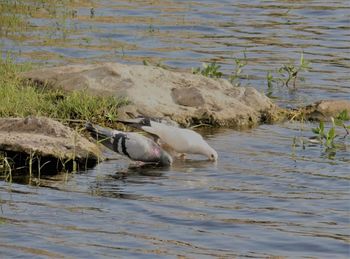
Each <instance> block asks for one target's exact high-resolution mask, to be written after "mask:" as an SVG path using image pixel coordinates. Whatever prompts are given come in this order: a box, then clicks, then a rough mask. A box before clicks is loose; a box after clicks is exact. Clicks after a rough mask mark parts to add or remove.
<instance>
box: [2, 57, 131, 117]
mask: <svg viewBox="0 0 350 259" xmlns="http://www.w3.org/2000/svg"><path fill="white" fill-rule="evenodd" d="M30 67H31V66H30V65H29V64H15V63H14V62H13V60H12V59H11V58H6V59H0V75H1V76H0V100H2V101H1V105H0V117H26V116H29V115H35V116H46V117H50V118H54V119H57V120H63V121H69V120H82V121H86V120H89V121H92V122H95V123H99V124H106V123H108V122H113V121H114V120H115V119H116V118H117V117H118V108H120V107H121V106H123V105H126V104H128V101H127V100H126V99H120V98H116V97H114V96H106V97H102V96H95V95H90V94H89V93H87V92H84V91H73V92H70V93H65V92H63V91H62V90H45V89H41V88H37V87H36V86H34V85H32V84H30V83H29V84H28V83H27V84H25V83H24V82H23V81H22V79H21V78H20V76H19V73H20V72H22V71H26V70H28V69H30Z"/></svg>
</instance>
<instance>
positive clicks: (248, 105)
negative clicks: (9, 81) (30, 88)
mask: <svg viewBox="0 0 350 259" xmlns="http://www.w3.org/2000/svg"><path fill="white" fill-rule="evenodd" d="M22 76H23V78H24V79H26V80H30V81H33V82H35V83H36V84H37V85H39V86H45V87H49V88H61V89H64V90H66V91H74V90H85V91H88V92H90V93H91V94H97V95H114V96H116V97H125V98H128V99H129V101H130V102H131V104H130V105H127V106H125V107H122V108H121V109H120V112H119V113H120V117H121V118H122V119H125V118H128V117H129V115H130V114H132V115H133V116H137V115H144V116H151V117H169V118H170V119H172V120H174V121H177V122H178V123H180V124H182V125H186V126H188V125H191V124H200V123H206V124H212V125H216V126H228V127H235V128H245V127H252V126H255V125H257V124H260V123H262V122H273V121H274V120H277V119H278V118H279V112H280V111H281V109H279V108H278V107H277V106H276V105H274V104H273V103H272V102H271V101H270V99H269V98H268V97H266V96H265V95H264V94H262V93H259V92H258V91H257V90H255V89H254V88H252V87H234V86H232V84H231V83H229V82H228V81H227V80H224V79H211V78H207V77H204V76H202V75H194V74H190V73H183V72H174V71H169V70H165V69H163V68H159V67H153V66H144V65H125V64H119V63H102V64H88V65H84V64H82V65H67V66H59V67H51V68H43V69H39V70H35V71H30V72H26V73H23V74H22Z"/></svg>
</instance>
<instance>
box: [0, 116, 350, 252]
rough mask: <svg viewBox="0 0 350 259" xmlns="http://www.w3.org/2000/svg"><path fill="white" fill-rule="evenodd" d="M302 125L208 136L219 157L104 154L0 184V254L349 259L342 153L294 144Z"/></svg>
mask: <svg viewBox="0 0 350 259" xmlns="http://www.w3.org/2000/svg"><path fill="white" fill-rule="evenodd" d="M309 126H311V125H303V127H305V128H306V129H305V132H303V134H304V135H305V136H306V137H308V134H309V132H310V129H309ZM300 128H301V125H296V124H294V123H293V124H285V125H277V126H271V125H270V126H262V127H259V128H258V129H254V130H251V131H247V132H235V131H231V130H220V131H218V132H216V133H215V134H214V135H212V134H210V135H209V136H207V137H208V141H209V143H210V145H212V146H214V147H215V148H216V149H217V150H218V152H219V157H220V160H219V161H218V163H217V164H215V163H209V162H207V161H191V160H187V161H178V162H176V163H175V164H174V165H173V166H172V167H171V168H169V169H162V168H143V169H141V168H132V169H128V162H127V161H121V162H118V163H116V161H109V162H105V163H102V164H100V165H98V166H97V167H96V168H95V169H93V170H89V171H87V172H81V173H76V174H71V175H69V177H68V178H67V177H66V175H65V174H62V175H58V176H54V177H48V178H46V179H41V181H40V183H41V187H35V186H30V185H20V184H16V183H13V184H12V185H8V184H6V183H4V182H2V183H1V184H0V197H1V214H0V215H1V216H0V222H1V225H0V227H1V230H0V231H1V241H0V247H1V251H2V252H1V253H2V255H4V256H14V255H16V256H21V255H36V256H38V255H42V256H50V257H61V256H70V255H74V256H78V257H91V256H96V257H97V256H98V257H100V256H106V257H114V256H120V257H123V256H135V257H140V256H142V257H151V258H154V257H158V256H159V257H163V256H171V257H173V256H189V257H202V256H208V257H210V256H216V257H218V256H219V257H220V256H221V257H232V256H240V257H269V256H289V257H300V256H305V257H307V256H313V257H328V256H336V257H346V255H348V251H349V250H348V249H349V241H350V235H349V233H348V232H349V231H348V230H349V210H350V206H349V202H348V200H349V183H350V177H349V175H348V168H349V167H348V165H349V161H350V155H349V152H348V151H347V150H340V151H339V153H338V154H337V156H338V157H339V158H341V159H339V160H338V159H333V160H329V159H326V158H321V157H320V156H321V155H322V154H321V153H322V150H320V148H319V147H318V146H314V145H307V147H306V148H305V149H302V148H301V147H296V148H295V149H294V150H293V148H292V147H291V136H298V135H299V134H300ZM344 145H345V147H346V148H349V145H350V143H349V139H347V140H346V142H345V143H344Z"/></svg>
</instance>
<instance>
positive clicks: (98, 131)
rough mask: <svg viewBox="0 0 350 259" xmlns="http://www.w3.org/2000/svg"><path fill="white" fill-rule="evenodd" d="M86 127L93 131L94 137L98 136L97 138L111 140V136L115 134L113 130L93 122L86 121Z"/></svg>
mask: <svg viewBox="0 0 350 259" xmlns="http://www.w3.org/2000/svg"><path fill="white" fill-rule="evenodd" d="M85 128H86V129H87V130H88V131H89V132H91V134H92V135H93V137H94V138H96V139H97V140H107V139H108V140H109V139H110V138H112V137H113V136H114V131H113V130H110V129H107V128H103V127H101V126H98V125H94V124H92V123H91V122H87V123H85Z"/></svg>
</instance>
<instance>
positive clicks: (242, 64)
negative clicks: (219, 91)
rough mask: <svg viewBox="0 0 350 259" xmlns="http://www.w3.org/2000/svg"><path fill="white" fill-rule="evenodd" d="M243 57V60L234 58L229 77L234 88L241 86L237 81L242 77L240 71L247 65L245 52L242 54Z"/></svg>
mask: <svg viewBox="0 0 350 259" xmlns="http://www.w3.org/2000/svg"><path fill="white" fill-rule="evenodd" d="M243 56H244V58H243V59H240V58H234V61H235V67H234V70H233V73H232V74H231V75H230V76H229V81H230V82H231V84H232V85H234V86H240V85H241V82H240V81H239V79H240V78H241V77H242V69H243V67H245V66H246V65H247V64H248V61H247V54H246V52H245V51H244V52H243Z"/></svg>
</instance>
